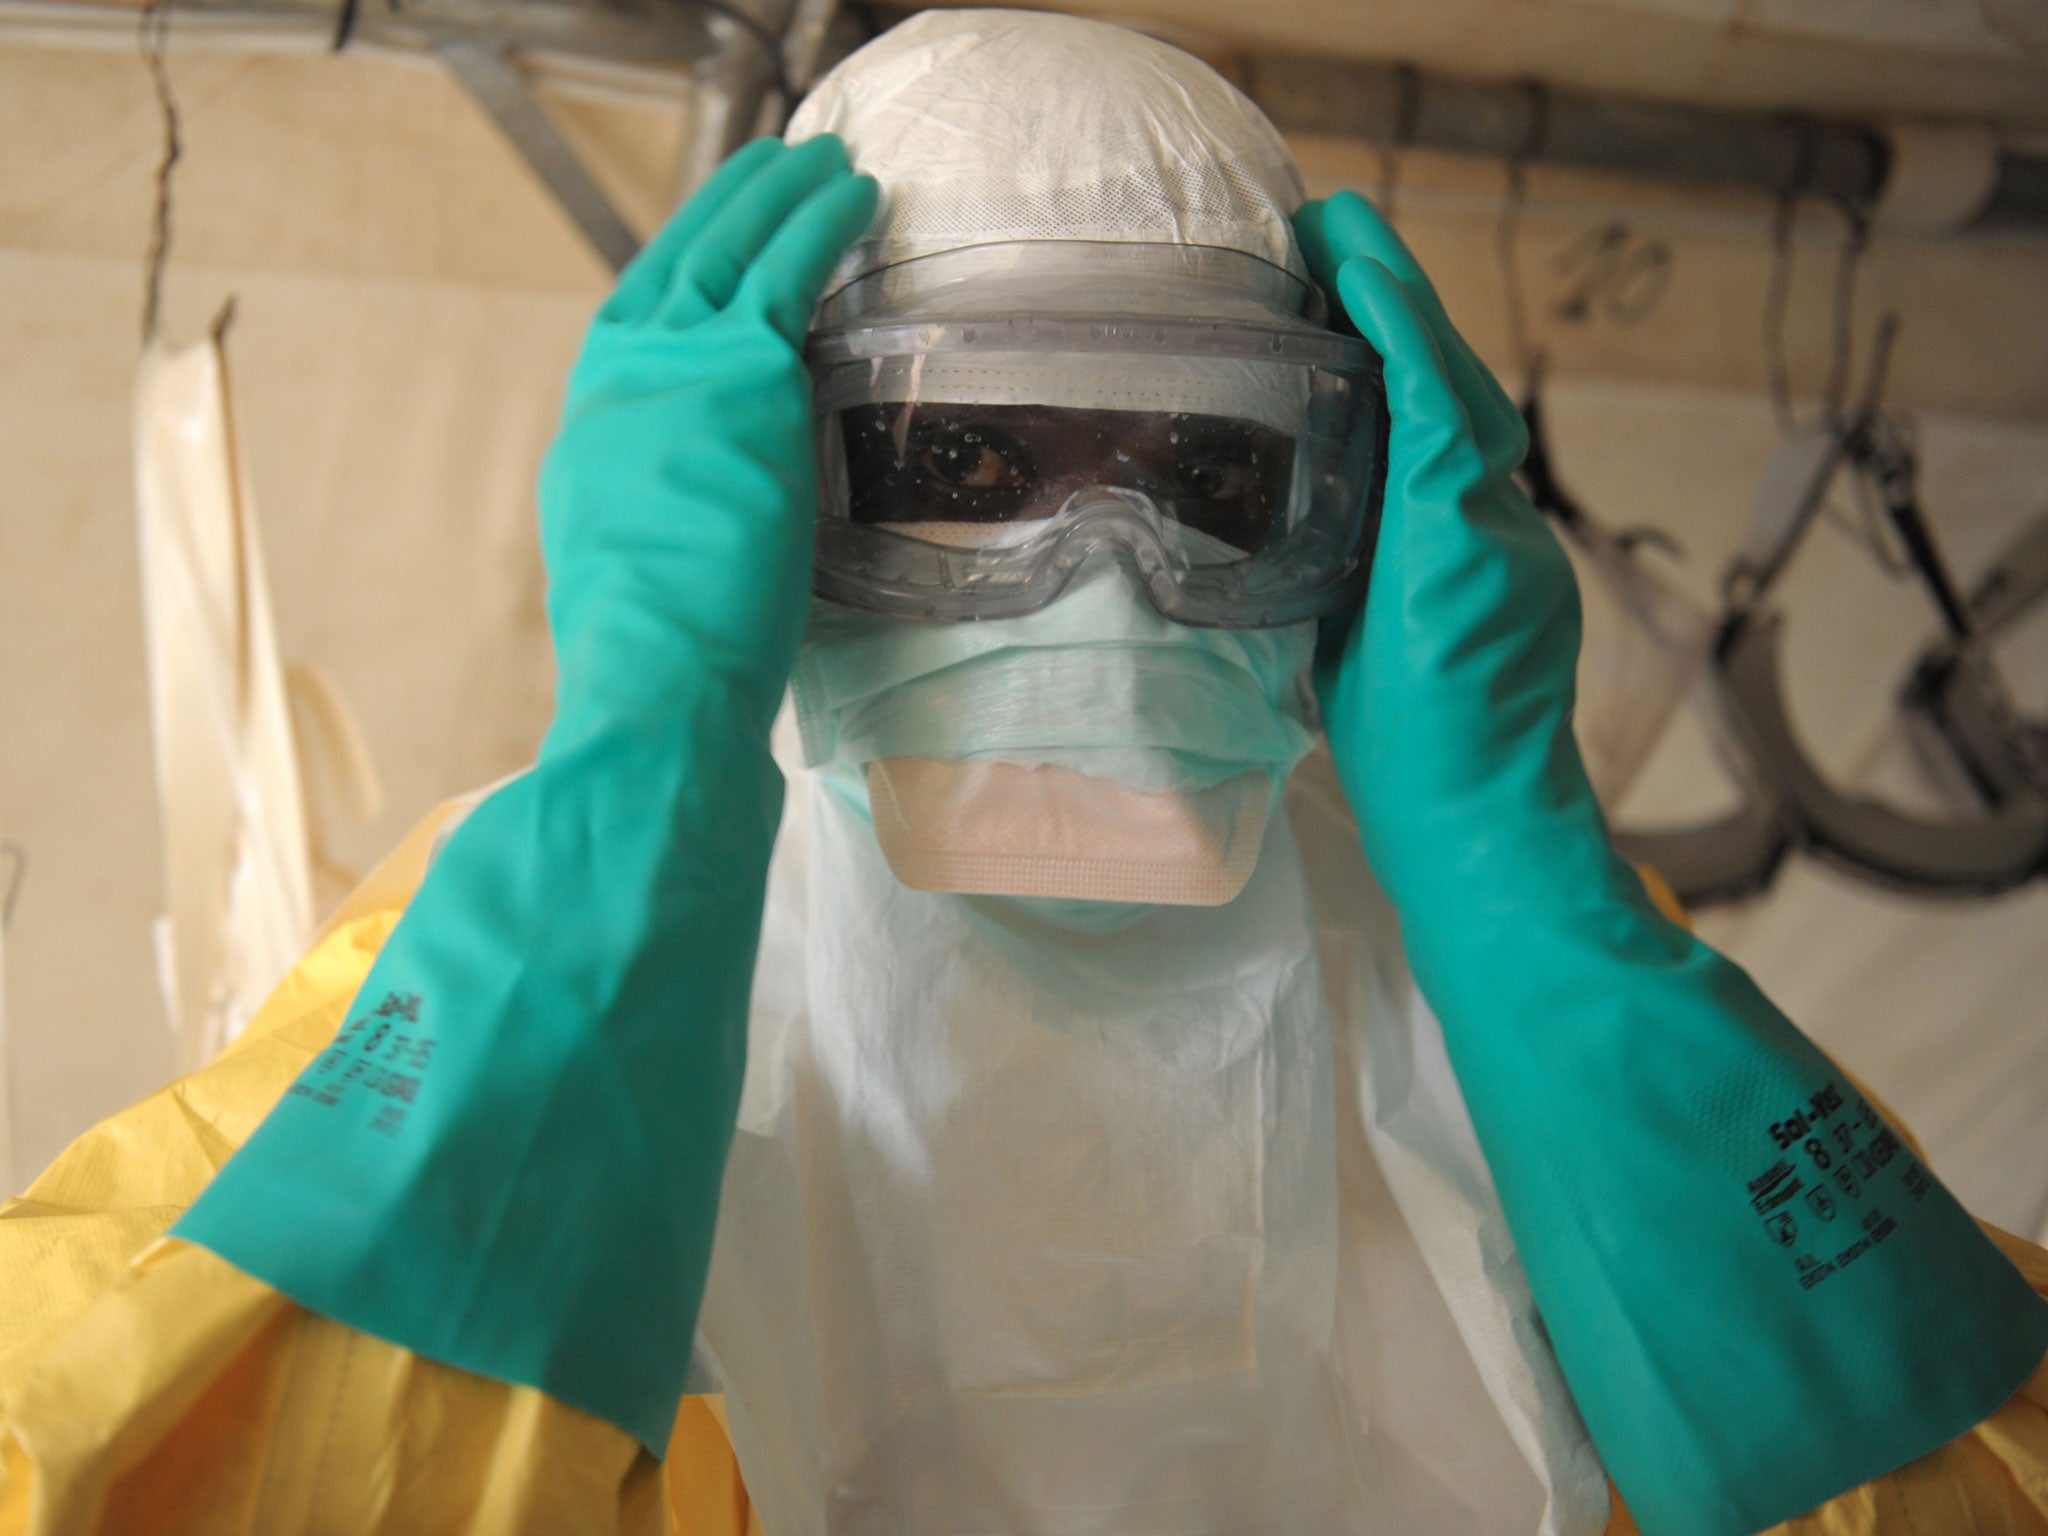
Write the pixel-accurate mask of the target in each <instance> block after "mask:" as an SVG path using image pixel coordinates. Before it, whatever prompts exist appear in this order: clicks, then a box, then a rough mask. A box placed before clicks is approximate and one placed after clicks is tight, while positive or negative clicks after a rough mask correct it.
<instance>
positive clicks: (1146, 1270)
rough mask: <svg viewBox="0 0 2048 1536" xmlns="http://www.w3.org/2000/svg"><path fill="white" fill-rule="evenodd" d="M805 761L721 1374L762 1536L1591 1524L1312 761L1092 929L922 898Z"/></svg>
mask: <svg viewBox="0 0 2048 1536" xmlns="http://www.w3.org/2000/svg"><path fill="white" fill-rule="evenodd" d="M782 735H783V738H784V739H783V742H782V746H783V749H784V750H783V757H784V761H785V766H786V768H787V769H788V771H789V773H790V776H791V788H790V805H789V809H788V812H787V814H786V816H785V820H784V824H783V829H782V834H781V839H780V841H779V843H778V845H777V848H776V853H775V860H774V864H773V866H772V872H771V876H770V882H769V899H768V909H767V916H766V921H765V924H764V932H763V937H762V944H761V955H760V966H759V973H758V976H757V980H756V984H755V993H754V1013H753V1032H752V1035H751V1038H750V1042H749V1059H748V1069H747V1079H746V1087H745V1091H744V1095H743V1099H742V1105H741V1111H740V1121H739V1129H738V1134H737V1137H736V1139H735V1141H734V1144H733V1149H732V1154H731V1161H730V1163H729V1165H728V1171H727V1175H726V1183H725V1192H724V1199H723V1204H722V1206H721V1210H720V1219H719V1228H718V1237H717V1243H716V1248H715V1252H714V1258H713V1263H712V1271H711V1276H710V1282H709V1286H708V1289H707V1291H706V1295H705V1299H704V1307H703V1313H702V1317H701V1323H700V1345H701V1347H700V1366H701V1368H702V1371H703V1373H704V1376H705V1377H706V1378H708V1379H702V1380H700V1381H699V1383H698V1385H700V1386H703V1387H707V1388H709V1387H716V1388H719V1389H722V1390H723V1391H724V1392H725V1394H726V1405H727V1410H728V1413H729V1415H730V1421H731V1427H732V1435H733V1443H734V1447H735V1450H736V1451H737V1453H738V1456H739V1460H740V1465H741V1470H742V1472H743V1474H744V1476H745V1478H746V1482H747V1487H748V1489H749V1492H750V1494H751V1495H752V1496H753V1498H754V1500H755V1502H756V1505H757V1507H758V1509H759V1511H760V1514H761V1518H762V1520H763V1523H764V1525H765V1527H766V1529H767V1531H768V1532H769V1533H770V1536H825V1533H828V1532H829V1533H831V1536H999V1533H1000V1536H1009V1533H1017V1536H1024V1533H1031V1536H1098V1533H1100V1536H1111V1533H1115V1536H1225V1533H1231V1536H1237V1533H1247V1536H1248V1533H1253V1532H1262V1533H1263V1532H1272V1533H1276V1536H1278V1533H1286V1536H1306V1533H1323V1532H1327V1533H1333V1536H1336V1533H1343V1536H1352V1533H1361V1536H1362V1533H1382V1532H1384V1533H1389V1536H1433V1533H1443V1536H1474V1533H1479V1536H1493V1533H1520V1532H1530V1533H1537V1532H1542V1533H1556V1536H1580V1533H1596V1532H1598V1531H1600V1530H1601V1529H1603V1528H1604V1526H1605V1523H1606V1520H1607V1489H1606V1482H1605V1478H1604V1475H1603V1473H1602V1471H1601V1469H1600V1465H1599V1462H1598V1459H1597V1457H1596V1455H1595V1453H1594V1451H1593V1449H1592V1446H1591V1443H1590V1442H1589V1441H1588V1440H1587V1438H1586V1435H1585V1431H1584V1429H1583V1427H1582V1426H1581V1425H1580V1423H1579V1421H1578V1418H1577V1415H1576V1413H1575V1412H1574V1410H1573V1408H1572V1406H1571V1400H1570V1397H1569V1394H1568V1392H1567V1391H1566V1388H1565V1386H1564V1384H1563V1381H1562V1378H1561V1377H1560V1376H1559V1374H1558V1371H1557V1366H1556V1363H1555V1361H1554V1359H1553V1358H1552V1356H1551V1354H1550V1352H1549V1350H1548V1347H1547V1346H1546V1344H1545V1342H1544V1339H1543V1334H1542V1329H1541V1325H1540V1323H1539V1322H1538V1320H1537V1317H1536V1313H1535V1309H1534V1306H1533V1303H1532V1302H1531V1300H1530V1296H1529V1292H1528V1288H1527V1285H1526V1282H1525V1280H1524V1278H1523V1274H1522V1270H1521V1266H1520V1264H1519V1262H1518V1260H1517V1259H1516V1256H1515V1253H1514V1249H1513V1245H1512V1242H1511V1240H1510V1238H1509V1235H1508V1231H1507V1227H1506V1223H1505V1221H1504V1219H1503V1218H1502V1215H1501V1212H1500V1209H1499V1206H1498V1204H1497V1202H1496V1200H1495V1197H1494V1193H1493V1188H1492V1183H1491V1180H1490V1178H1489V1176H1488V1174H1487V1172H1486V1168H1485V1163H1484V1160H1483V1159H1482V1157H1481V1154H1480V1152H1479V1149H1478V1145H1477V1142H1476V1140H1475V1139H1474V1136H1473V1133H1472V1129H1471V1126H1470V1123H1469V1121H1468V1120H1467V1118H1466V1115H1465V1111H1464V1106H1463V1104H1462V1102H1461V1100H1460V1099H1459V1097H1458V1093H1457V1088H1456V1085H1455V1082H1454V1080H1453V1079H1452V1077H1451V1074H1450V1070H1449V1066H1448V1064H1447V1062H1446V1060H1445V1056H1444V1051H1443V1045H1442V1041H1441V1038H1440V1035H1439V1032H1438V1029H1437V1025H1436V1022H1435V1020H1434V1018H1433V1017H1432V1016H1431V1015H1430V1013H1429V1011H1428V1009H1427V1008H1426V1007H1425V1006H1424V1004H1423V1003H1422V1001H1421V999H1420V997H1419V995H1418V994H1417V993H1416V991H1415V988H1414V985H1413V983H1412V982H1411V980H1410V979H1409V975H1408V970H1407V966H1406V964H1405V961H1404V960H1403V957H1402V953H1401V946H1400V942H1399V938H1398V932H1397V927H1396V923H1395V919H1394V916H1393V913H1392V911H1391V909H1390V908H1389V907H1388V905H1387V903H1386V900H1385V898H1384V897H1383V896H1382V895H1381V893H1380V892H1379V889H1378V887H1377V886H1376V885H1375V884H1374V883H1373V881H1372V878H1371V875H1370V874H1369V872H1368V871H1367V869H1366V866H1365V862H1364V859H1363V856H1362V854H1361V853H1360V852H1359V847H1358V841H1357V836H1356V832H1355V829H1354V828H1353V826H1352V823H1351V819H1350V815H1349V812H1348V810H1347V808H1346V807H1345V805H1344V801H1343V797H1342V793H1341V790H1340V789H1339V787H1338V785H1337V782H1336V779H1335V776H1334V774H1333V773H1332V771H1331V769H1330V765H1329V762H1328V759H1327V757H1326V756H1325V755H1324V754H1323V753H1321V752H1318V753H1317V754H1316V755H1315V756H1314V757H1312V758H1310V759H1309V760H1308V761H1307V762H1306V763H1304V764H1303V765H1302V767H1301V768H1300V769H1299V770H1297V772H1296V773H1295V775H1294V777H1293V779H1292V780H1291V781H1290V783H1289V786H1288V790H1287V796H1286V801H1285V804H1286V808H1287V811H1288V815H1287V816H1286V817H1284V818H1276V820H1275V822H1274V823H1273V825H1272V826H1271V828H1270V829H1269V832H1268V835H1267V839H1266V846H1265V850H1264V852H1263V854H1262V856H1261V858H1260V861H1259V864H1258V868H1257V871H1256V873H1255V874H1254V876H1253V879H1252V883H1251V885H1250V886H1249V887H1248V888H1247V890H1246V891H1245V893H1244V894H1243V895H1242V896H1241V897H1239V898H1238V900H1237V901H1235V902H1233V903H1231V904H1230V905H1228V906H1224V907H1218V908H1158V909H1155V910H1153V911H1151V912H1150V913H1149V914H1147V915H1146V916H1144V917H1142V918H1141V919H1139V920H1138V921H1137V922H1135V923H1132V924H1130V925H1128V926H1125V927H1123V928H1120V929H1117V930H1115V931H1112V932H1107V933H1099V932H1088V931H1085V930H1077V929H1076V928H1074V927H1072V926H1069V925H1066V924H1063V923H1061V922H1058V921H1056V920H1049V919H1048V918H1046V917H1043V916H1040V915H1036V914H1035V913H1033V912H1031V911H1029V910H1027V909H1026V908H1025V907H1023V906H1021V905H1019V904H1016V903H1010V902H1005V901H1003V900H1000V899H992V898H973V897H959V896H946V895H931V894H924V893H920V892H916V891H912V890H909V889H907V888H905V887H904V886H902V885H901V884H900V883H898V882H897V880H896V879H895V878H894V876H893V875H892V874H891V873H890V872H889V869H888V868H887V866H886V864H885V863H884V861H883V859H882V856H881V853H880V850H879V849H878V847H877V846H876V843H875V840H874V834H873V831H872V829H871V827H870V826H869V825H868V824H867V822H866V820H865V818H864V812H863V810H862V809H861V808H860V807H858V806H856V805H852V804H849V803H848V802H847V800H846V799H845V797H844V796H843V794H842V793H841V792H840V791H839V790H837V789H835V788H833V787H831V786H829V785H828V784H827V782H826V780H825V779H824V777H823V776H821V775H818V774H816V773H811V772H808V771H806V770H804V769H802V768H801V767H799V766H797V765H796V761H795V751H794V747H793V744H792V743H790V742H789V740H788V737H789V735H790V733H789V732H788V731H787V730H786V729H785V731H784V732H783V733H782Z"/></svg>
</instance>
